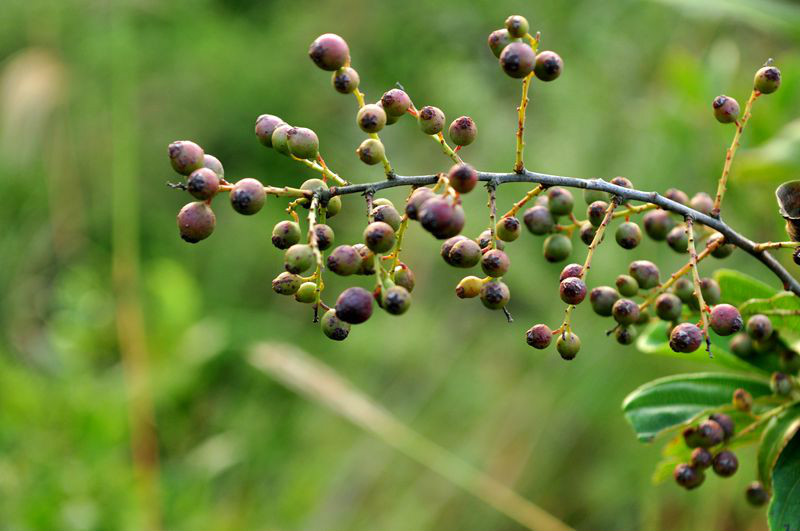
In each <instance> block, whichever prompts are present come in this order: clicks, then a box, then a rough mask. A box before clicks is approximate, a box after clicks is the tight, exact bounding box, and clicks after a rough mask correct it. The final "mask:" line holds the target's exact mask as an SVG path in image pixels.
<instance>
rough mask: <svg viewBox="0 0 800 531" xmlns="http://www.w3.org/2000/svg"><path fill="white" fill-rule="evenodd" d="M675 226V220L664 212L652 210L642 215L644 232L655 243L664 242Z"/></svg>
mask: <svg viewBox="0 0 800 531" xmlns="http://www.w3.org/2000/svg"><path fill="white" fill-rule="evenodd" d="M674 226H675V220H674V219H672V216H670V215H669V213H668V212H667V211H666V210H653V211H651V212H648V213H647V214H645V215H644V231H645V232H646V233H647V235H648V236H650V237H651V238H652V239H654V240H655V241H657V242H660V241H664V240H665V239H666V238H667V234H669V231H671V230H672V228H673V227H674Z"/></svg>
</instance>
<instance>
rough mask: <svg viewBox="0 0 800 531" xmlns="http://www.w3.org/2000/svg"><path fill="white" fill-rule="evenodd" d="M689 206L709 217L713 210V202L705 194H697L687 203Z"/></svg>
mask: <svg viewBox="0 0 800 531" xmlns="http://www.w3.org/2000/svg"><path fill="white" fill-rule="evenodd" d="M689 206H690V207H692V208H693V209H695V210H697V211H698V212H700V213H702V214H705V215H709V214H711V211H712V210H713V209H714V200H713V199H711V196H710V195H708V194H707V193H705V192H697V193H696V194H694V196H692V200H691V201H689Z"/></svg>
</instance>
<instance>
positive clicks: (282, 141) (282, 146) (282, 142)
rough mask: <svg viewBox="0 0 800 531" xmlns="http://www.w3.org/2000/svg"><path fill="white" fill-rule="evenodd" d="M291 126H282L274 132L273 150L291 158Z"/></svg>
mask: <svg viewBox="0 0 800 531" xmlns="http://www.w3.org/2000/svg"><path fill="white" fill-rule="evenodd" d="M291 129H292V126H291V125H289V124H280V125H278V126H277V127H275V129H274V130H273V131H272V149H274V150H275V151H277V152H278V153H280V154H282V155H286V156H289V153H290V151H289V130H291Z"/></svg>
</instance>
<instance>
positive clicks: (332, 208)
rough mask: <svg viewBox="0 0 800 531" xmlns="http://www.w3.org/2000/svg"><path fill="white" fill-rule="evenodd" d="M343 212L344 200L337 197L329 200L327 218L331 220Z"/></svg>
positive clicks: (326, 210) (326, 211)
mask: <svg viewBox="0 0 800 531" xmlns="http://www.w3.org/2000/svg"><path fill="white" fill-rule="evenodd" d="M341 210H342V198H341V197H339V196H338V195H335V196H333V197H331V198H330V199H328V204H327V207H326V209H325V217H326V218H328V219H330V218H332V217H333V216H335V215H336V214H338V213H339V212H340V211H341Z"/></svg>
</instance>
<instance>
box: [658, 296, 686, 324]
mask: <svg viewBox="0 0 800 531" xmlns="http://www.w3.org/2000/svg"><path fill="white" fill-rule="evenodd" d="M655 306H656V315H657V316H658V318H659V319H662V320H664V321H677V320H678V319H680V317H681V309H682V306H683V304H682V303H681V300H680V299H679V298H678V296H677V295H674V294H672V293H662V294H661V295H659V296H658V297H657V298H656V304H655Z"/></svg>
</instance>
